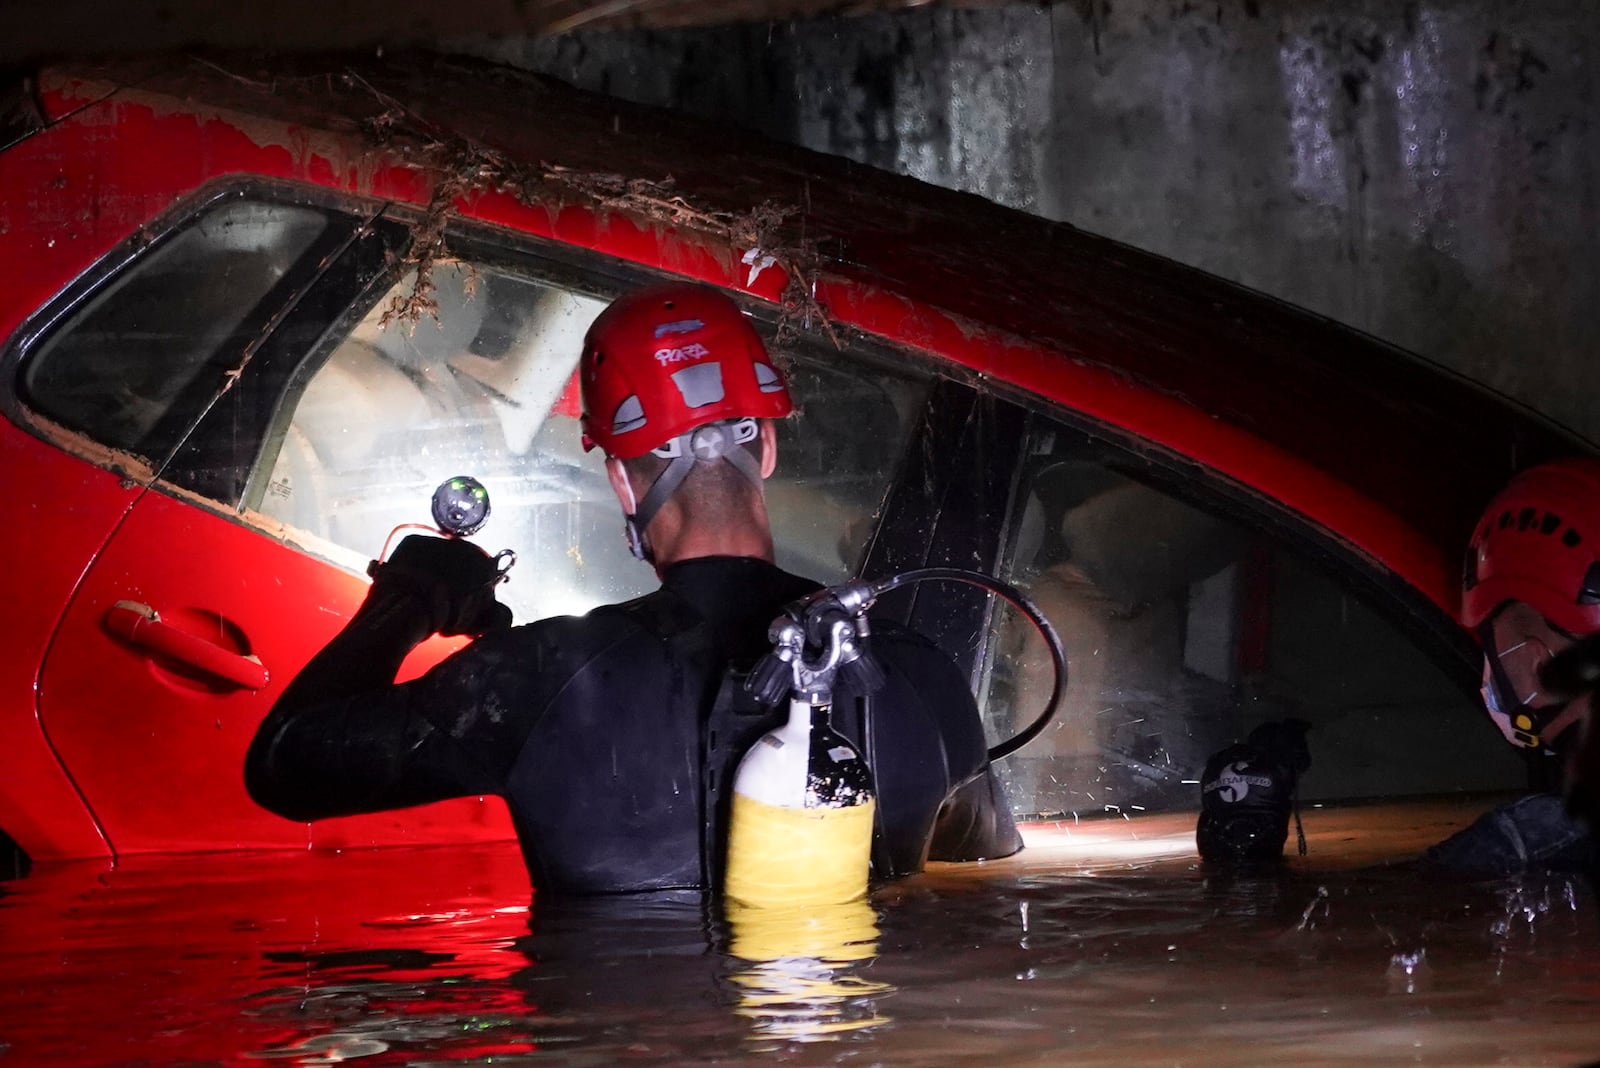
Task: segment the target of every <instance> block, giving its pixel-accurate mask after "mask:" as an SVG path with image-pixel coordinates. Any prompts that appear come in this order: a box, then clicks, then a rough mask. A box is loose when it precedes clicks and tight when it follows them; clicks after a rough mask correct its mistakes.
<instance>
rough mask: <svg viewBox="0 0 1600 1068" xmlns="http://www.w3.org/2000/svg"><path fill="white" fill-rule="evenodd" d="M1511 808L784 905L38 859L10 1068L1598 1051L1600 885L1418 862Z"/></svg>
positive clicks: (24, 929) (1371, 816) (1015, 869)
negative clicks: (540, 893)
mask: <svg viewBox="0 0 1600 1068" xmlns="http://www.w3.org/2000/svg"><path fill="white" fill-rule="evenodd" d="M1483 807H1484V806H1483V805H1482V804H1477V805H1467V804H1453V805H1444V804H1431V805H1428V804H1408V805H1382V806H1366V807H1361V808H1350V809H1317V810H1311V811H1308V812H1307V813H1306V814H1305V816H1306V821H1305V822H1306V831H1307V834H1308V837H1309V843H1310V851H1309V853H1308V855H1307V856H1306V857H1304V858H1295V859H1293V860H1292V861H1291V862H1290V863H1289V864H1287V865H1286V866H1284V868H1283V869H1282V870H1280V871H1276V872H1273V873H1271V874H1266V875H1251V876H1235V877H1232V878H1226V877H1222V876H1219V875H1216V874H1213V873H1209V872H1205V871H1202V870H1201V869H1200V868H1199V866H1198V865H1197V863H1196V861H1195V858H1194V855H1193V838H1192V818H1193V817H1192V816H1189V815H1184V816H1181V817H1179V816H1167V817H1146V818H1143V819H1139V820H1119V819H1111V820H1101V821H1097V822H1093V823H1091V822H1089V821H1084V822H1083V823H1079V824H1071V823H1068V824H1055V825H1050V826H1039V827H1032V828H1030V829H1029V833H1028V840H1029V849H1028V850H1027V852H1026V853H1025V854H1024V855H1023V856H1021V857H1018V858H1015V859H1012V860H1007V861H1003V862H999V863H994V864H984V865H968V866H938V867H936V868H935V869H934V870H931V871H929V872H928V873H926V874H925V875H922V876H919V877H918V878H915V879H910V880H906V881H904V882H902V883H899V884H896V885H894V886H892V887H889V888H886V889H884V890H881V891H880V892H878V893H877V894H876V895H875V896H874V897H873V899H872V900H871V901H870V902H866V903H860V904H858V905H856V906H853V907H843V908H839V909H834V910H826V911H823V912H814V913H808V914H803V915H787V916H777V917H773V916H762V915H757V916H732V917H724V916H722V915H721V914H720V913H717V914H713V915H707V914H706V913H705V911H704V910H703V909H702V908H701V906H700V905H699V904H697V903H694V902H675V901H662V900H641V899H607V900H594V901H588V902H580V903H566V904H562V903H556V902H552V901H548V900H534V901H533V903H532V905H531V906H530V904H529V902H530V900H531V898H530V895H529V893H528V887H527V877H526V875H525V874H524V872H523V869H522V865H521V861H520V859H519V858H518V855H517V852H516V850H515V849H514V848H490V849H482V848H477V849H461V850H448V849H434V850H389V851H375V852H351V853H345V854H332V853H310V854H245V855H235V856H211V857H170V858H151V859H144V860H138V861H130V862H124V863H122V864H121V865H119V866H117V867H115V868H108V867H107V866H105V865H102V864H64V865H53V866H41V867H40V868H38V869H36V870H35V872H34V873H33V874H32V875H30V876H29V877H28V878H26V879H22V880H18V881H16V882H12V883H8V884H3V885H0V889H3V896H0V953H3V956H0V984H3V985H0V990H3V992H4V997H3V1001H0V1064H18V1065H22V1064H30V1065H31V1064H51V1065H91V1064H92V1065H104V1064H118V1065H120V1064H163V1065H165V1064H214V1063H230V1064H233V1063H242V1062H260V1061H267V1062H278V1063H285V1064H332V1063H339V1062H344V1061H355V1062H358V1063H360V1064H363V1065H373V1066H377V1065H399V1064H417V1065H438V1064H450V1065H464V1064H481V1065H489V1064H493V1065H507V1064H509V1065H524V1064H526V1065H611V1064H630V1065H680V1064H687V1063H702V1064H703V1063H710V1064H718V1063H721V1064H747V1063H748V1064H768V1063H770V1064H785V1065H887V1066H900V1065H905V1066H913V1065H915V1066H923V1065H945V1064H964V1065H965V1064H973V1065H995V1064H1007V1065H1010V1064H1028V1065H1056V1064H1072V1065H1200V1066H1206V1065H1217V1066H1223V1065H1226V1066H1228V1068H1237V1066H1240V1065H1264V1064H1295V1065H1324V1064H1327V1065H1388V1064H1396V1065H1399V1064H1405V1065H1412V1064H1424V1065H1450V1066H1469V1065H1491V1064H1492V1065H1580V1064H1585V1063H1588V1062H1590V1061H1593V1060H1595V1059H1596V1058H1600V1016H1597V1012H1596V1009H1597V1006H1600V954H1597V953H1596V947H1597V941H1596V939H1597V934H1600V931H1597V926H1600V925H1597V922H1596V919H1597V913H1596V904H1595V898H1594V891H1593V888H1592V887H1591V886H1589V885H1588V884H1587V883H1585V882H1581V881H1575V880H1569V879H1566V878H1559V877H1542V878H1537V879H1521V880H1513V881H1503V882H1467V881H1456V880H1448V879H1441V878H1424V877H1422V876H1420V875H1418V874H1416V873H1414V872H1412V871H1411V870H1409V869H1408V868H1407V867H1406V866H1404V865H1403V864H1400V863H1394V862H1396V861H1399V860H1402V859H1403V858H1406V857H1408V856H1412V855H1414V854H1415V852H1416V851H1417V850H1418V849H1419V848H1421V847H1422V846H1425V845H1426V844H1428V843H1429V842H1431V841H1433V840H1435V839H1437V838H1438V837H1441V836H1442V835H1443V834H1444V833H1447V832H1448V831H1449V830H1450V829H1452V828H1453V827H1456V826H1459V825H1461V824H1463V823H1464V822H1466V821H1467V820H1468V819H1469V818H1470V817H1471V816H1472V815H1473V814H1475V813H1476V812H1477V811H1480V810H1481V809H1482V808H1483ZM1292 841H1293V839H1292V838H1291V843H1292Z"/></svg>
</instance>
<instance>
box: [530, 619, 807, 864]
mask: <svg viewBox="0 0 1600 1068" xmlns="http://www.w3.org/2000/svg"><path fill="white" fill-rule="evenodd" d="M582 622H583V625H587V626H594V627H605V628H608V629H614V631H615V632H617V633H618V635H619V638H618V640H617V641H615V642H614V643H612V644H611V645H609V646H608V647H607V648H606V649H605V650H604V651H602V652H601V653H600V654H599V655H597V656H595V657H593V658H592V659H590V660H589V661H588V662H587V663H585V664H584V665H583V666H582V667H581V668H579V670H578V671H577V672H576V673H575V674H574V675H573V677H572V679H571V680H570V681H569V682H568V684H567V685H566V686H565V687H564V688H563V689H562V691H561V693H560V695H559V696H558V697H557V698H556V701H555V702H554V704H553V706H552V707H551V708H550V709H548V710H547V711H546V712H545V714H544V716H543V717H542V718H541V720H540V722H539V724H538V725H536V726H535V728H534V729H533V731H532V732H531V733H530V735H529V738H528V742H527V744H526V745H525V746H524V748H523V751H522V753H521V754H520V755H519V757H518V759H517V761H516V764H515V766H514V767H513V769H512V773H511V776H510V780H509V782H508V789H507V800H508V801H509V802H510V805H511V809H512V816H513V819H514V820H515V821H516V823H517V832H518V837H519V838H520V839H521V840H522V843H523V852H524V855H525V857H526V859H527V862H528V870H529V872H530V874H531V876H532V878H533V881H534V886H535V888H536V889H538V890H541V891H545V892H555V893H577V894H592V893H616V892H629V891H644V890H665V889H679V888H688V889H709V888H712V887H715V886H717V885H718V884H719V882H720V878H721V865H722V852H723V840H724V838H725V829H726V817H727V810H728V804H729V801H730V791H731V786H732V779H733V773H734V771H735V769H736V768H737V766H738V762H739V760H740V758H741V757H742V756H743V755H744V753H745V751H746V750H747V749H748V748H749V747H750V746H751V745H752V744H754V743H755V741H756V740H757V739H758V738H759V737H760V736H761V735H762V734H763V733H764V732H765V731H767V730H769V729H771V728H772V727H773V726H776V725H777V724H778V723H779V722H781V720H782V718H783V716H784V715H786V714H787V710H786V709H782V710H767V709H762V708H760V707H759V706H757V705H756V704H755V702H754V701H753V699H751V698H750V697H749V696H748V695H747V694H746V693H745V691H744V687H743V685H742V675H741V674H740V673H739V669H740V668H747V667H748V665H730V664H728V663H727V659H726V653H725V652H724V651H723V649H722V648H721V647H720V645H719V643H718V641H717V635H716V634H715V632H714V628H713V627H712V626H711V625H710V624H709V623H708V622H707V621H706V620H704V619H703V618H702V617H701V616H700V615H699V614H698V613H697V612H696V611H695V610H694V609H693V607H692V606H690V605H689V604H688V603H687V602H686V601H684V600H683V599H682V598H681V597H678V596H677V595H675V594H673V593H672V592H671V591H668V590H661V591H657V592H656V593H653V594H650V595H648V596H645V597H641V598H639V599H638V600H635V601H630V602H628V603H625V604H620V605H614V606H607V607H604V608H599V609H596V610H595V611H593V612H591V613H590V614H589V615H588V616H587V617H585V619H584V620H583V621H582Z"/></svg>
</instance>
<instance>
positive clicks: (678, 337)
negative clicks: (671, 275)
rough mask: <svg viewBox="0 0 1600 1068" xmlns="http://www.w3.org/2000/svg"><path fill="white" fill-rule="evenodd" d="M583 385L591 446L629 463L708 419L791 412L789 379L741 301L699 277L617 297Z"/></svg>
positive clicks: (586, 358)
mask: <svg viewBox="0 0 1600 1068" xmlns="http://www.w3.org/2000/svg"><path fill="white" fill-rule="evenodd" d="M578 383H579V386H580V387H581V389H582V392H583V447H584V448H585V449H592V448H594V447H595V446H596V445H598V446H599V447H600V448H602V449H604V450H605V452H606V455H608V456H615V457H617V458H618V459H623V460H627V459H631V458H632V457H635V456H643V455H644V454H645V453H647V452H649V451H650V450H652V449H654V448H657V447H659V446H661V445H663V444H665V443H666V442H668V441H670V440H672V439H673V438H675V437H677V436H678V435H680V434H684V433H687V432H688V431H690V430H693V429H694V428H696V427H699V426H703V425H705V424H706V423H713V422H718V421H720V420H724V419H742V418H755V419H777V418H781V417H783V416H785V415H788V414H789V411H790V409H791V408H792V405H791V403H790V401H789V391H788V388H787V387H786V386H785V385H784V381H783V376H782V375H781V374H779V373H778V370H777V368H775V367H774V366H773V365H772V363H771V361H770V359H769V358H768V356H767V351H766V347H765V346H764V345H762V343H761V337H760V335H759V334H757V333H756V331H755V328H754V327H753V326H751V325H750V321H749V320H748V319H746V318H745V316H744V313H743V312H741V311H740V310H739V306H738V305H737V304H735V303H734V302H733V301H732V300H730V299H729V298H728V297H727V296H726V295H724V294H723V293H722V292H720V291H719V290H716V289H713V288H712V287H710V286H705V285H697V284H695V283H692V282H667V283H664V284H661V285H653V286H648V287H646V288H644V289H639V290H636V291H634V292H632V293H628V294H625V295H624V296H621V297H619V298H617V299H616V300H615V301H613V302H612V303H611V305H610V306H609V307H608V308H606V310H605V311H603V312H601V313H600V315H599V316H598V317H597V318H596V319H595V321H594V323H593V324H592V325H591V326H590V327H589V332H588V334H587V335H586V336H585V337H584V341H583V358H582V359H581V360H580V361H579V363H578Z"/></svg>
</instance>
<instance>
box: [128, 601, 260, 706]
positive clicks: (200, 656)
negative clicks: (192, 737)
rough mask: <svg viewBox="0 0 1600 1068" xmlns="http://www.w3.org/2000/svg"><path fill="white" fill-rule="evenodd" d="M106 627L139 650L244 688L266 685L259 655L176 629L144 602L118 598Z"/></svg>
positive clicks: (255, 688)
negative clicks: (246, 653)
mask: <svg viewBox="0 0 1600 1068" xmlns="http://www.w3.org/2000/svg"><path fill="white" fill-rule="evenodd" d="M106 629H107V630H109V631H110V632H111V633H112V634H115V635H116V636H117V637H119V638H121V639H123V640H124V641H126V642H128V643H129V644H131V645H134V646H137V647H138V648H140V649H145V650H148V651H150V652H153V653H161V654H162V655H164V656H170V657H172V658H173V659H174V660H177V661H180V662H182V663H184V664H187V665H189V666H190V667H192V668H197V669H199V670H200V671H204V672H205V673H206V674H208V675H215V676H216V677H217V678H219V679H224V680H226V681H228V682H231V683H233V684H234V685H235V686H242V687H244V688H245V689H247V690H262V689H265V688H266V685H267V669H266V667H265V666H264V665H263V664H262V663H261V661H260V659H259V658H257V657H255V656H253V655H252V656H244V655H241V654H239V653H236V652H234V651H233V650H231V649H224V648H223V647H222V646H220V645H217V644H215V643H214V642H208V641H206V640H205V639H204V638H201V637H198V636H196V635H193V634H190V633H189V632H188V631H185V630H179V629H178V628H177V627H174V626H173V625H172V624H171V623H167V622H165V621H164V620H163V619H162V618H161V615H160V613H158V612H157V611H156V610H155V609H154V608H151V607H150V606H149V605H147V604H140V603H138V602H137V601H118V602H117V603H116V604H114V605H112V606H111V609H110V611H108V612H107V613H106Z"/></svg>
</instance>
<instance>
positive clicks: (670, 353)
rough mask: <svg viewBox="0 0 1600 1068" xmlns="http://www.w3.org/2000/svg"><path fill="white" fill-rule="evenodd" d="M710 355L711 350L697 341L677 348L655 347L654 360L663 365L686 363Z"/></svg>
mask: <svg viewBox="0 0 1600 1068" xmlns="http://www.w3.org/2000/svg"><path fill="white" fill-rule="evenodd" d="M710 355H711V350H710V349H708V348H706V347H705V346H704V345H702V344H700V343H699V342H698V341H693V342H690V343H689V344H687V345H685V346H683V347H682V348H678V349H656V361H657V362H658V363H660V364H661V366H663V367H667V366H669V365H671V364H675V363H687V362H688V361H690V360H699V359H704V358H705V357H707V356H710Z"/></svg>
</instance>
